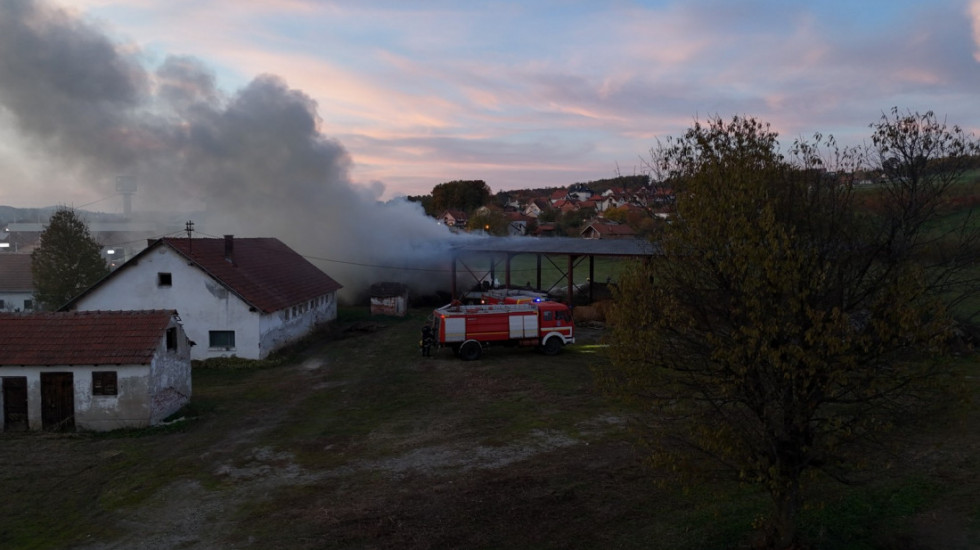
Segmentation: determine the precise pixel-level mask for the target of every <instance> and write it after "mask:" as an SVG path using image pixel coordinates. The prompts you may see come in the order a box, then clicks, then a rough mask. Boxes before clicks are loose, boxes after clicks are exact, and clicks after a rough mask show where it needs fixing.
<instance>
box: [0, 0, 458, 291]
mask: <svg viewBox="0 0 980 550" xmlns="http://www.w3.org/2000/svg"><path fill="white" fill-rule="evenodd" d="M0 109H2V110H4V111H6V113H5V115H6V116H5V117H4V119H8V118H9V119H10V120H12V121H13V124H14V125H15V126H16V128H15V129H16V131H17V132H18V134H19V135H20V136H21V138H22V139H24V140H28V141H29V142H30V143H31V144H32V145H35V146H36V147H38V148H40V149H41V150H43V151H44V152H45V153H46V154H47V155H48V157H49V158H51V159H52V162H56V163H58V164H60V165H63V166H64V167H65V168H66V169H70V170H72V171H74V172H75V173H78V174H81V176H80V179H83V180H84V181H90V182H92V184H91V185H92V187H93V191H95V192H97V193H99V194H100V195H107V194H111V193H112V191H113V189H110V188H108V186H109V185H111V184H110V183H107V182H112V181H114V178H115V177H116V176H119V175H125V176H127V177H131V178H135V180H136V181H137V182H138V184H139V190H138V192H137V197H138V201H137V204H152V205H154V206H153V209H154V210H163V211H171V212H186V211H191V210H201V209H203V211H204V212H205V214H204V217H205V219H203V220H201V219H195V220H194V222H195V226H196V229H197V230H198V231H201V232H203V233H205V234H213V235H214V236H220V235H223V234H235V235H236V236H242V237H244V236H262V237H277V238H279V239H280V240H282V241H283V242H285V243H287V244H288V245H290V246H291V247H293V248H294V249H296V250H297V251H299V252H300V253H301V254H304V255H306V256H308V257H310V258H311V261H314V263H317V264H318V265H320V267H322V268H323V269H324V271H326V272H327V273H328V274H330V275H331V276H332V277H334V278H335V279H337V280H338V281H340V282H341V283H342V284H344V285H345V287H346V290H345V293H344V295H345V297H346V298H347V299H348V300H350V299H352V298H354V297H360V295H362V294H363V291H364V290H365V289H366V287H367V285H369V284H371V283H373V282H378V281H381V280H396V281H402V282H409V283H410V284H412V279H414V280H415V284H414V285H413V287H415V288H416V289H417V291H419V292H428V291H430V290H432V289H433V288H444V287H445V286H446V283H448V274H445V275H444V274H442V273H441V271H445V270H446V268H447V267H448V257H447V256H445V255H444V254H443V252H444V251H445V247H446V246H448V244H449V243H450V234H449V233H448V232H447V231H446V229H445V228H444V227H442V226H440V225H438V224H437V223H436V222H435V221H434V220H432V219H431V218H428V217H426V216H425V215H424V213H423V212H422V210H421V208H420V207H419V206H418V205H416V204H412V203H408V202H406V201H391V202H389V203H386V204H382V203H379V202H378V199H379V197H380V196H381V194H382V192H383V191H384V187H383V185H381V184H380V183H379V182H374V183H373V184H372V185H371V186H370V188H367V187H361V186H358V185H355V184H353V183H352V182H351V181H350V176H349V171H350V167H351V162H352V161H351V157H350V155H349V154H348V153H347V151H346V150H345V149H344V147H343V145H341V144H340V143H339V142H337V141H336V140H333V139H330V138H328V137H327V136H326V135H325V133H324V121H322V120H321V119H320V118H319V116H318V115H317V105H316V102H315V101H314V100H313V99H312V98H310V97H309V96H307V95H306V94H304V93H303V92H301V91H299V90H295V89H291V88H290V87H289V86H288V85H287V83H286V82H285V81H284V80H283V79H282V78H280V77H277V76H274V75H261V76H258V77H256V78H255V79H254V80H252V81H251V82H250V83H249V84H247V85H246V86H245V87H244V88H242V89H241V90H238V91H236V92H234V93H232V94H226V93H224V92H222V91H221V90H219V89H218V88H217V87H216V83H215V77H214V74H213V73H212V71H210V70H209V69H208V68H207V67H206V66H204V65H203V64H202V63H201V62H200V61H198V60H196V59H195V58H192V57H186V56H171V57H168V58H167V59H166V60H164V61H163V62H162V63H161V64H160V65H159V66H158V67H155V68H153V69H148V68H146V67H144V65H143V64H142V63H141V61H140V52H139V51H138V49H136V48H134V47H132V45H128V44H126V45H121V44H116V43H113V42H112V40H110V38H108V36H107V35H106V34H105V33H104V32H103V31H102V30H101V29H99V28H98V27H97V26H95V25H94V24H93V23H91V22H87V21H85V20H83V19H80V18H79V17H78V16H77V15H75V14H73V13H71V12H68V11H65V10H63V9H59V8H57V7H54V6H51V5H49V4H46V3H44V2H40V1H25V0H0ZM57 193H58V191H57V190H52V196H51V200H52V202H57V201H58V196H57ZM179 229H181V228H180V227H176V228H168V229H167V230H168V231H177V230H179ZM367 266H390V267H394V268H397V269H392V270H387V271H379V270H376V269H370V268H369V267H367ZM428 269H432V270H440V271H427V270H428ZM421 281H427V282H428V284H427V285H423V284H422V283H421Z"/></svg>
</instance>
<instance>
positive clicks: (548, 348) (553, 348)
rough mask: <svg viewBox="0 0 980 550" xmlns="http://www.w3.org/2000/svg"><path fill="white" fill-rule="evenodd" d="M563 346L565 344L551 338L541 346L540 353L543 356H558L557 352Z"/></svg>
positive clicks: (559, 339)
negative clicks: (542, 353)
mask: <svg viewBox="0 0 980 550" xmlns="http://www.w3.org/2000/svg"><path fill="white" fill-rule="evenodd" d="M563 345H565V343H564V342H562V341H561V338H558V337H557V336H552V337H551V338H548V339H547V340H545V341H544V344H543V345H542V346H541V351H542V352H544V354H545V355H558V352H560V351H561V347H562V346H563Z"/></svg>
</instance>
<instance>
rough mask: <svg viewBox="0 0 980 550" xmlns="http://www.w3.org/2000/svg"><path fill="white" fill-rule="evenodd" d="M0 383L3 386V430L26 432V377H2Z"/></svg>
mask: <svg viewBox="0 0 980 550" xmlns="http://www.w3.org/2000/svg"><path fill="white" fill-rule="evenodd" d="M0 383H2V384H3V430H4V431H5V432H22V431H27V377H26V376H4V377H3V379H0Z"/></svg>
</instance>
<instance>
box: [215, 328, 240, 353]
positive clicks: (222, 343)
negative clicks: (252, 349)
mask: <svg viewBox="0 0 980 550" xmlns="http://www.w3.org/2000/svg"><path fill="white" fill-rule="evenodd" d="M208 347H211V348H224V349H233V348H234V347H235V331H233V330H211V331H208Z"/></svg>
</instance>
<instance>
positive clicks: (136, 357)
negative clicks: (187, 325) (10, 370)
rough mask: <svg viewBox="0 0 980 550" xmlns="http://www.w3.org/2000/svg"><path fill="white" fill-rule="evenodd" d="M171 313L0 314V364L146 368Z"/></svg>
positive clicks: (78, 312) (159, 311) (175, 313)
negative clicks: (133, 366) (132, 366)
mask: <svg viewBox="0 0 980 550" xmlns="http://www.w3.org/2000/svg"><path fill="white" fill-rule="evenodd" d="M175 315H177V312H176V311H173V310H144V311H69V312H47V313H30V314H27V313H2V314H0V366H54V365H147V364H149V363H150V362H151V361H152V359H153V355H154V353H156V350H157V347H158V346H159V345H160V339H161V338H162V337H163V335H164V331H165V330H166V329H167V327H168V325H169V324H170V320H171V319H172V318H173V317H174V316H175Z"/></svg>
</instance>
